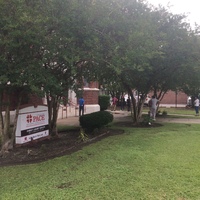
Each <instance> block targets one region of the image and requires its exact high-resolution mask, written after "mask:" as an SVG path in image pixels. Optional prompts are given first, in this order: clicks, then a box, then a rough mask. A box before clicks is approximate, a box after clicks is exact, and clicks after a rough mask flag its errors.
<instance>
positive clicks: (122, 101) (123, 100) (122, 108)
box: [120, 95, 125, 110]
mask: <svg viewBox="0 0 200 200" xmlns="http://www.w3.org/2000/svg"><path fill="white" fill-rule="evenodd" d="M120 106H121V110H124V106H125V98H124V96H123V95H122V96H121V103H120Z"/></svg>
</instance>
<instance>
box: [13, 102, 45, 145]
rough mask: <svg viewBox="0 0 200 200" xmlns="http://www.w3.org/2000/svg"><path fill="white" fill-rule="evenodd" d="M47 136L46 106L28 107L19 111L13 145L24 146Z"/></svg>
mask: <svg viewBox="0 0 200 200" xmlns="http://www.w3.org/2000/svg"><path fill="white" fill-rule="evenodd" d="M47 136H49V125H48V108H47V106H41V105H40V106H37V107H36V108H35V107H34V106H29V107H26V108H23V109H20V110H19V116H18V119H17V128H16V133H15V143H16V144H25V143H28V142H30V141H33V140H37V139H40V138H43V137H47Z"/></svg>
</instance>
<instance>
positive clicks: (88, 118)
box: [79, 111, 113, 133]
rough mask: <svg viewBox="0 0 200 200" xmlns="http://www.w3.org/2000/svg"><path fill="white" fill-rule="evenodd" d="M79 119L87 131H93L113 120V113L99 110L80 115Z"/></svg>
mask: <svg viewBox="0 0 200 200" xmlns="http://www.w3.org/2000/svg"><path fill="white" fill-rule="evenodd" d="M79 121H80V125H81V127H82V128H83V129H84V130H85V131H86V132H87V133H92V132H93V131H94V130H95V129H100V128H102V127H103V126H105V125H107V124H108V123H110V122H112V121H113V115H112V114H111V113H109V112H107V111H98V112H94V113H90V114H86V115H82V116H80V118H79Z"/></svg>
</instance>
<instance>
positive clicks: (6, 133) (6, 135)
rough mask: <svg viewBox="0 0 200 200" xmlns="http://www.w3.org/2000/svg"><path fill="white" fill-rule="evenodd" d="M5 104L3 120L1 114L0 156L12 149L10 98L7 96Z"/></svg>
mask: <svg viewBox="0 0 200 200" xmlns="http://www.w3.org/2000/svg"><path fill="white" fill-rule="evenodd" d="M6 100H7V101H6V104H5V116H4V118H3V116H2V114H1V131H2V139H1V144H2V145H1V152H0V155H1V156H3V155H4V154H5V153H6V152H7V151H9V150H11V149H13V144H12V143H11V136H12V135H11V131H10V98H9V95H8V97H7V99H6Z"/></svg>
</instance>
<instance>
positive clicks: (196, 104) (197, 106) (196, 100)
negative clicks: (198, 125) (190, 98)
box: [194, 97, 199, 116]
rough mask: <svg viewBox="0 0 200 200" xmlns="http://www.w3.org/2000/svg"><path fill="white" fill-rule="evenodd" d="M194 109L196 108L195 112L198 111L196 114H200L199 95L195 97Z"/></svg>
mask: <svg viewBox="0 0 200 200" xmlns="http://www.w3.org/2000/svg"><path fill="white" fill-rule="evenodd" d="M194 109H195V112H196V116H199V99H198V97H195V100H194Z"/></svg>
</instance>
